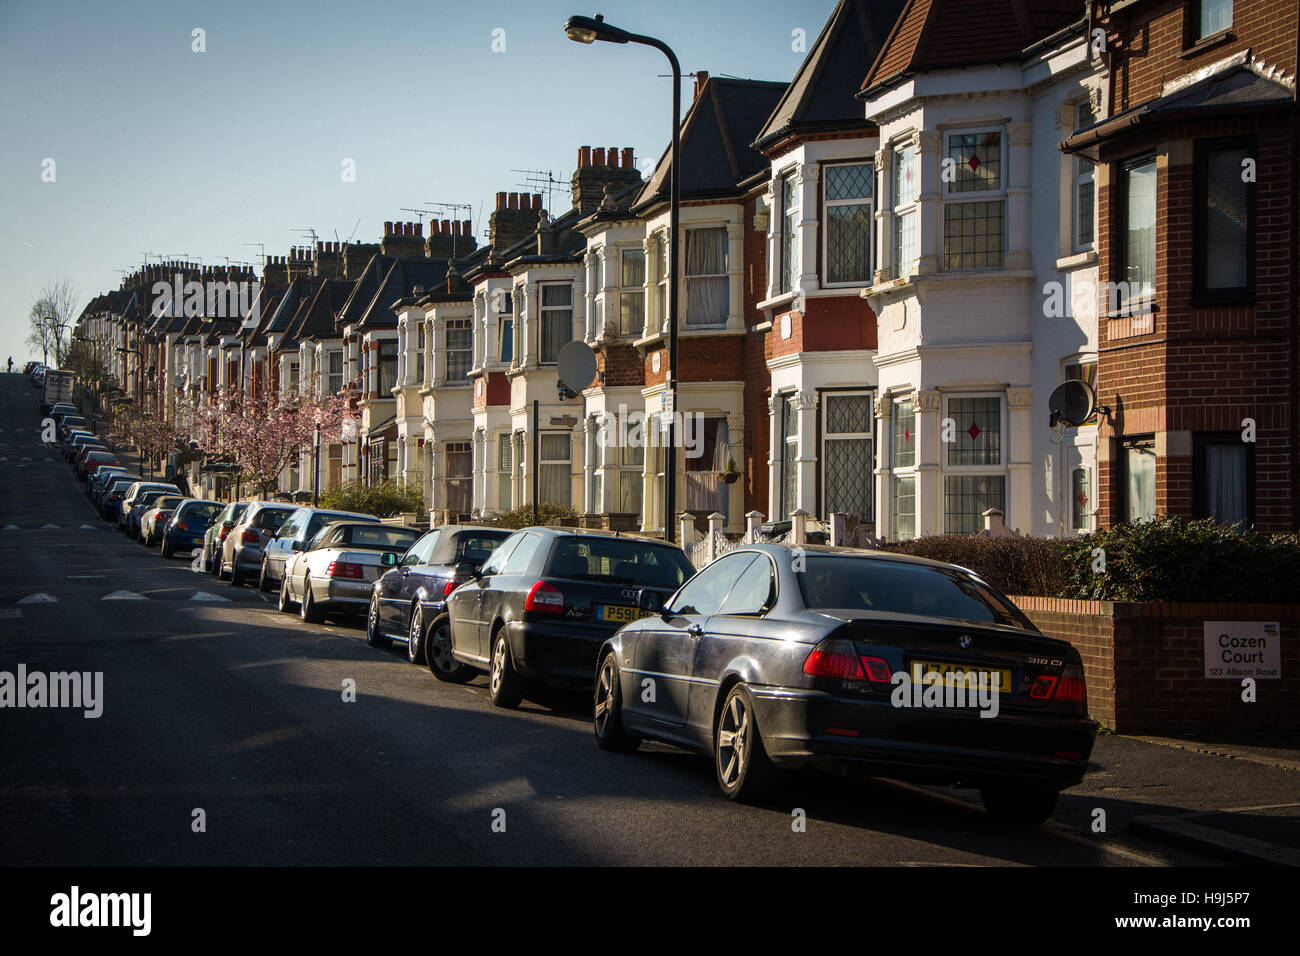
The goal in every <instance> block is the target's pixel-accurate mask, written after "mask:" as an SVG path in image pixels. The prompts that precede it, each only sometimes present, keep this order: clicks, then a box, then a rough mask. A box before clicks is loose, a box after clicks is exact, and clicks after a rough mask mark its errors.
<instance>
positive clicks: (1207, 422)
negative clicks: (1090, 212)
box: [1097, 0, 1300, 531]
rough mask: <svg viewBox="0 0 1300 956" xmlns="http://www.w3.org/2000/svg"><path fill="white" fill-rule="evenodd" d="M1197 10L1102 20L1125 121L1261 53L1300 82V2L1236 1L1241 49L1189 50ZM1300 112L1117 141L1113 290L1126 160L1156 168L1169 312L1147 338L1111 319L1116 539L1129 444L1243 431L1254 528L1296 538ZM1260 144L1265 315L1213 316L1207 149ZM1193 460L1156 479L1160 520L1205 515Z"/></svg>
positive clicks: (1109, 216)
mask: <svg viewBox="0 0 1300 956" xmlns="http://www.w3.org/2000/svg"><path fill="white" fill-rule="evenodd" d="M1194 13H1195V5H1194V4H1190V3H1186V2H1176V0H1168V2H1163V3H1151V4H1144V5H1140V6H1138V7H1135V8H1130V9H1128V10H1126V11H1121V12H1119V13H1116V14H1115V15H1114V16H1112V17H1110V18H1107V19H1106V20H1104V21H1103V24H1104V26H1105V27H1106V29H1107V44H1108V48H1109V49H1110V50H1111V57H1112V60H1111V65H1112V68H1113V70H1114V75H1115V83H1114V86H1113V88H1112V103H1111V111H1112V113H1114V112H1118V111H1120V110H1122V109H1125V108H1131V107H1134V106H1137V105H1139V104H1141V103H1143V102H1145V101H1147V100H1149V99H1151V98H1153V97H1156V96H1158V95H1159V94H1160V92H1161V88H1162V84H1163V83H1164V82H1166V81H1168V80H1171V79H1174V78H1177V77H1179V76H1182V75H1185V74H1187V73H1189V72H1192V71H1195V70H1198V69H1201V68H1203V67H1205V66H1208V65H1209V64H1211V63H1215V62H1217V61H1219V60H1222V59H1224V58H1226V57H1229V56H1231V55H1233V54H1235V53H1238V52H1240V51H1242V50H1245V49H1247V48H1249V49H1250V50H1251V53H1252V56H1253V57H1254V58H1255V59H1256V60H1259V61H1263V62H1265V63H1267V64H1268V65H1269V66H1275V67H1280V68H1281V69H1282V70H1283V71H1284V72H1285V73H1286V75H1287V76H1294V75H1295V71H1296V55H1297V54H1296V48H1297V19H1298V18H1297V16H1296V8H1295V2H1294V0H1253V2H1252V0H1237V2H1236V3H1235V4H1234V5H1233V26H1232V30H1231V37H1230V38H1228V39H1226V40H1224V41H1223V42H1219V43H1215V44H1213V45H1206V46H1203V47H1198V48H1194V49H1187V47H1188V45H1189V44H1190V40H1189V39H1188V37H1189V31H1190V29H1191V22H1190V19H1189V18H1190V17H1192V16H1193V15H1194ZM1295 123H1296V114H1295V111H1294V110H1292V111H1290V112H1289V113H1288V112H1281V111H1279V112H1272V113H1260V114H1254V115H1249V114H1247V115H1241V116H1235V117H1220V118H1213V119H1204V120H1201V121H1199V122H1195V123H1180V124H1167V125H1164V126H1152V127H1150V128H1144V130H1143V131H1139V132H1135V133H1131V134H1129V135H1127V136H1122V137H1120V138H1118V139H1117V140H1116V141H1115V142H1114V143H1113V144H1112V145H1110V146H1108V147H1107V148H1106V149H1105V150H1103V152H1102V156H1101V158H1102V160H1103V163H1106V164H1108V165H1109V181H1108V182H1106V183H1104V184H1103V185H1101V188H1100V189H1099V192H1098V202H1099V218H1100V222H1099V231H1098V240H1099V242H1098V245H1099V250H1098V251H1099V267H1100V275H1101V277H1102V278H1103V279H1107V278H1109V279H1111V280H1113V281H1118V280H1120V279H1122V278H1123V275H1122V263H1121V262H1120V261H1119V258H1120V251H1121V247H1120V244H1119V243H1120V236H1121V230H1122V227H1123V226H1122V223H1121V222H1120V209H1119V204H1118V202H1117V200H1118V199H1119V196H1120V191H1119V189H1118V178H1119V175H1120V167H1119V163H1120V162H1121V161H1123V160H1124V159H1127V158H1130V157H1135V156H1140V155H1142V154H1144V153H1148V152H1151V153H1155V154H1156V156H1157V217H1156V270H1157V272H1156V275H1157V278H1156V300H1155V301H1156V311H1155V314H1154V316H1153V317H1151V318H1150V319H1148V320H1147V321H1149V322H1150V324H1149V326H1147V327H1146V329H1143V328H1142V326H1141V325H1140V323H1139V322H1138V320H1136V319H1133V318H1115V319H1107V318H1105V317H1104V316H1103V317H1102V318H1101V320H1100V322H1099V326H1100V328H1099V332H1098V341H1099V353H1100V355H1099V364H1098V375H1097V385H1098V399H1099V401H1100V402H1102V403H1103V404H1108V405H1110V406H1111V407H1112V411H1113V418H1112V420H1111V421H1110V422H1106V421H1104V420H1103V423H1102V428H1101V436H1100V437H1101V440H1102V441H1103V442H1109V443H1111V444H1110V447H1109V452H1110V454H1109V455H1103V459H1106V458H1108V459H1109V460H1102V461H1099V463H1098V506H1099V509H1100V511H1099V518H1100V523H1101V525H1102V526H1103V527H1106V526H1110V525H1112V524H1114V523H1117V522H1118V521H1120V520H1123V518H1124V515H1123V513H1122V510H1121V509H1122V508H1123V493H1122V491H1123V489H1122V468H1121V467H1120V461H1119V456H1120V455H1121V454H1122V451H1121V448H1120V446H1119V443H1118V442H1117V441H1115V439H1118V438H1122V437H1124V436H1133V435H1142V434H1148V433H1154V432H1190V433H1196V432H1210V431H1218V432H1233V431H1236V432H1240V431H1241V430H1242V429H1243V420H1245V419H1253V420H1254V422H1255V426H1256V443H1255V446H1254V455H1255V518H1256V526H1257V527H1258V528H1259V529H1260V530H1264V531H1284V530H1291V529H1294V528H1295V527H1297V522H1298V521H1300V512H1298V511H1297V508H1296V505H1295V499H1296V498H1297V496H1300V488H1297V487H1296V486H1295V481H1296V476H1297V472H1296V470H1295V460H1296V458H1297V456H1300V448H1296V447H1294V434H1295V433H1294V422H1293V418H1292V416H1293V414H1295V411H1294V410H1293V409H1291V407H1290V406H1291V403H1292V399H1293V397H1294V395H1295V391H1294V389H1295V379H1296V376H1297V374H1300V371H1298V370H1297V369H1296V368H1295V367H1294V365H1293V359H1292V356H1291V353H1290V344H1291V336H1292V327H1293V323H1294V322H1295V321H1296V318H1295V313H1296V310H1297V303H1296V302H1295V301H1294V292H1293V288H1292V283H1293V280H1294V276H1295V272H1296V270H1297V268H1300V265H1298V262H1297V251H1296V250H1295V249H1294V248H1292V240H1291V230H1292V227H1293V225H1294V223H1293V222H1292V220H1291V216H1292V215H1294V213H1295V206H1294V205H1293V203H1294V199H1295V196H1294V190H1295V189H1296V188H1297V187H1296V182H1297V170H1296V166H1295V164H1296V156H1295V149H1296V145H1295V142H1296V141H1295V138H1294V137H1295V134H1294V132H1293V127H1294V124H1295ZM1233 136H1253V137H1255V140H1256V157H1255V158H1256V160H1257V163H1256V174H1257V186H1256V230H1255V241H1256V249H1255V256H1254V258H1255V263H1256V266H1255V268H1256V295H1255V300H1254V302H1253V303H1241V304H1234V305H1218V306H1210V305H1204V304H1197V303H1196V302H1195V299H1194V279H1195V274H1196V270H1197V268H1198V264H1197V254H1198V252H1199V250H1198V247H1197V242H1196V238H1195V235H1194V211H1195V208H1196V198H1195V175H1194V173H1195V167H1194V162H1195V144H1196V142H1197V141H1198V140H1207V139H1212V138H1218V137H1233ZM1193 452H1194V448H1188V449H1178V450H1177V454H1173V455H1162V456H1161V457H1160V458H1159V459H1158V461H1157V466H1156V510H1157V512H1160V513H1166V514H1176V515H1182V516H1185V517H1191V516H1192V515H1193V514H1194V513H1195V509H1196V500H1195V492H1196V489H1195V487H1194V483H1193V482H1194V477H1193V467H1194V457H1193Z"/></svg>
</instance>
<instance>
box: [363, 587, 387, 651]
mask: <svg viewBox="0 0 1300 956" xmlns="http://www.w3.org/2000/svg"><path fill="white" fill-rule="evenodd" d="M366 643H367V644H369V645H370V646H371V647H392V646H393V639H392V638H391V637H384V635H383V634H381V633H379V594H378V592H375V591H372V592H371V593H370V610H368V611H367V612H366Z"/></svg>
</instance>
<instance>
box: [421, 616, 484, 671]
mask: <svg viewBox="0 0 1300 956" xmlns="http://www.w3.org/2000/svg"><path fill="white" fill-rule="evenodd" d="M424 660H425V662H426V663H427V664H428V665H429V670H430V671H432V672H433V676H434V677H436V678H438V680H441V681H446V682H447V683H448V684H464V683H465V682H466V681H471V680H473V679H474V668H472V667H470V666H469V665H468V664H462V663H461V662H460V661H458V660H456V658H454V657H453V656H452V654H451V622H450V621H449V620H448V619H447V617H446V616H445V615H444V616H443V617H440V618H438V620H436V621H434V622H433V623H432V624H431V625H429V630H428V633H427V634H425V637H424Z"/></svg>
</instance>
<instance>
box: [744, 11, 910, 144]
mask: <svg viewBox="0 0 1300 956" xmlns="http://www.w3.org/2000/svg"><path fill="white" fill-rule="evenodd" d="M906 2H907V0H840V2H839V4H838V5H837V6H836V7H835V12H834V13H832V14H831V17H830V19H829V20H827V21H826V26H824V27H823V28H822V32H821V35H820V36H818V37H817V41H816V42H815V43H814V44H813V45H812V49H811V50H809V51H808V55H807V56H806V57H804V61H803V63H802V64H801V65H800V66H799V72H797V73H796V74H795V75H794V79H793V80H792V81H791V82H790V85H789V86H788V87H787V88H786V91H785V95H784V96H782V97H781V101H780V102H779V103H778V104H777V105H776V109H775V110H773V112H772V115H771V116H770V117H768V120H767V123H765V124H764V126H763V128H762V129H761V130H760V131H759V133H758V136H757V137H756V138H755V141H754V147H755V148H756V149H763V148H765V147H768V146H773V145H775V144H776V143H778V142H780V141H781V140H783V139H785V138H786V137H788V136H797V135H799V134H800V133H810V132H817V131H819V130H824V129H853V128H854V127H859V128H869V127H870V126H871V125H872V124H871V123H870V122H869V121H868V120H867V119H866V117H864V116H863V115H862V104H861V103H859V102H858V101H857V99H856V94H857V92H858V89H859V88H860V87H861V85H862V78H863V77H864V76H866V75H867V71H868V70H870V69H871V64H872V63H874V62H875V59H876V57H877V55H879V53H880V50H881V48H882V47H883V46H884V44H885V40H886V38H888V36H889V34H890V31H891V30H893V28H894V23H895V22H896V21H897V20H898V17H899V14H900V13H902V10H903V6H904V4H905V3H906Z"/></svg>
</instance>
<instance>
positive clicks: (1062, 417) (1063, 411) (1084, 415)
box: [1047, 378, 1097, 427]
mask: <svg viewBox="0 0 1300 956" xmlns="http://www.w3.org/2000/svg"><path fill="white" fill-rule="evenodd" d="M1047 408H1048V410H1049V411H1050V412H1051V413H1052V414H1051V418H1050V419H1049V420H1048V424H1049V425H1050V426H1052V427H1056V426H1057V425H1061V424H1064V425H1082V424H1083V423H1084V422H1086V421H1087V420H1088V419H1089V418H1091V417H1092V413H1093V412H1095V411H1096V410H1097V393H1096V392H1094V391H1093V390H1092V386H1091V385H1089V384H1088V383H1087V382H1084V381H1080V380H1079V379H1077V378H1072V379H1070V380H1069V381H1066V382H1062V383H1061V384H1060V385H1058V386H1056V388H1054V389H1052V394H1051V396H1050V397H1049V398H1048V399H1047Z"/></svg>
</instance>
